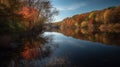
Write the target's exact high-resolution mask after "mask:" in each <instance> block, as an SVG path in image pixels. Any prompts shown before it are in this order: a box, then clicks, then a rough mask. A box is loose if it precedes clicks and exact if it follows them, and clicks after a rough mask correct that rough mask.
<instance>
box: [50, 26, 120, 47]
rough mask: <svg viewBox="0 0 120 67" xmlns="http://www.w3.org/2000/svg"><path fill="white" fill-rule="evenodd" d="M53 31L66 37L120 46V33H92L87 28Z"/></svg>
mask: <svg viewBox="0 0 120 67" xmlns="http://www.w3.org/2000/svg"><path fill="white" fill-rule="evenodd" d="M52 31H55V32H60V33H62V34H64V35H66V36H71V37H74V38H77V39H81V40H87V41H93V42H99V43H103V44H106V45H116V46H120V39H119V38H120V35H119V34H120V33H119V32H102V31H95V30H94V31H90V30H88V29H86V28H81V29H79V28H78V29H71V28H64V29H54V30H52Z"/></svg>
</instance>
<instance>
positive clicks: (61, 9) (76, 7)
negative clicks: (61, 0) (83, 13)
mask: <svg viewBox="0 0 120 67" xmlns="http://www.w3.org/2000/svg"><path fill="white" fill-rule="evenodd" d="M83 6H86V4H85V3H77V4H72V5H69V6H57V7H56V8H57V9H58V10H60V11H66V10H75V9H78V8H80V7H83Z"/></svg>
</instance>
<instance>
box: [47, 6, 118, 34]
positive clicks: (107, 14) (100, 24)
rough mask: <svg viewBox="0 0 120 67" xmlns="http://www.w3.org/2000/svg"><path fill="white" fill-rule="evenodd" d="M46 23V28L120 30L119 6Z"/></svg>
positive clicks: (91, 30)
mask: <svg viewBox="0 0 120 67" xmlns="http://www.w3.org/2000/svg"><path fill="white" fill-rule="evenodd" d="M48 25H49V26H47V29H53V28H59V29H60V30H67V29H86V30H87V32H98V31H102V32H120V30H119V29H120V6H115V7H109V8H106V9H103V10H96V11H92V12H88V13H83V14H77V15H74V16H72V17H67V18H65V19H64V20H62V21H60V22H58V23H52V24H48Z"/></svg>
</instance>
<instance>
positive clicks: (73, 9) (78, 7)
mask: <svg viewBox="0 0 120 67" xmlns="http://www.w3.org/2000/svg"><path fill="white" fill-rule="evenodd" d="M51 2H52V5H53V7H55V8H57V10H59V14H58V16H55V17H54V20H55V22H57V21H62V20H63V19H64V18H66V17H71V16H73V15H76V14H81V13H86V12H90V11H93V10H100V9H104V8H107V7H110V6H117V5H120V0H51Z"/></svg>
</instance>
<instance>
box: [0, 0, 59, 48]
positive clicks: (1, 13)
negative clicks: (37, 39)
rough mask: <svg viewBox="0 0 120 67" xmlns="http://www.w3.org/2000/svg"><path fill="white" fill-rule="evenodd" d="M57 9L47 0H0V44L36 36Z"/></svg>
mask: <svg viewBox="0 0 120 67" xmlns="http://www.w3.org/2000/svg"><path fill="white" fill-rule="evenodd" d="M55 14H57V10H56V9H55V8H54V7H52V5H51V2H50V1H49V0H0V44H1V46H4V45H8V44H10V43H11V42H13V41H15V40H16V39H22V38H23V37H29V36H37V35H38V34H40V33H42V31H43V29H44V24H45V23H46V22H50V21H51V20H52V17H53V15H55Z"/></svg>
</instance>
